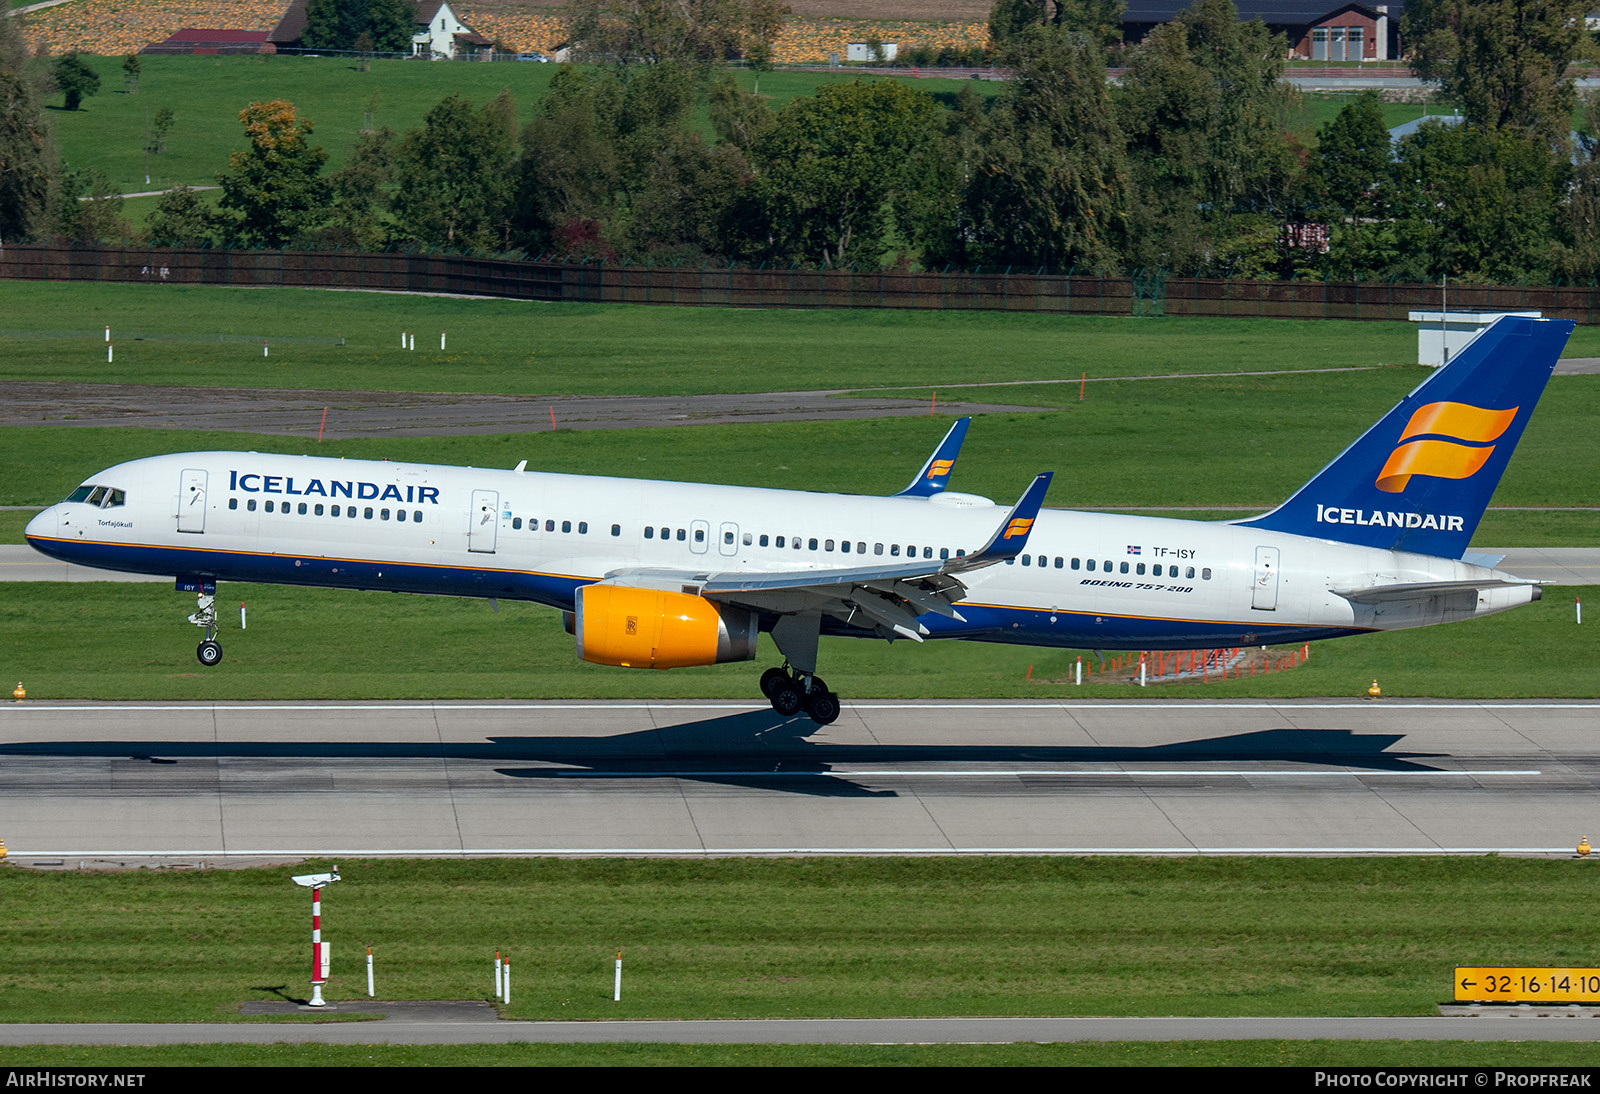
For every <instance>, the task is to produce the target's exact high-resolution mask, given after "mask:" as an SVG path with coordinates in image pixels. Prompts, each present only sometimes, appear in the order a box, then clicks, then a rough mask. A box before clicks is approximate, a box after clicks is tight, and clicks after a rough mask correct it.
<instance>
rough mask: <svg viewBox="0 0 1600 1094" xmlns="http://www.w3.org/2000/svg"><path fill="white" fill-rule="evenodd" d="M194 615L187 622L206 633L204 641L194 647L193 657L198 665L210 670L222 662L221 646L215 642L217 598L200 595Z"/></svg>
mask: <svg viewBox="0 0 1600 1094" xmlns="http://www.w3.org/2000/svg"><path fill="white" fill-rule="evenodd" d="M195 609H196V610H195V613H194V614H193V615H191V616H190V617H189V622H191V623H193V624H194V625H195V626H197V627H199V628H201V629H202V630H204V631H205V632H206V636H205V639H204V640H203V641H201V643H200V644H199V645H198V646H196V647H195V650H194V655H195V656H196V657H197V658H199V659H200V663H201V664H202V665H205V666H206V667H207V668H210V667H211V666H212V665H215V664H217V663H218V662H219V661H221V660H222V644H221V643H219V642H218V641H217V598H216V597H215V596H211V595H209V594H207V593H201V594H200V596H199V597H198V599H197V600H196V603H195Z"/></svg>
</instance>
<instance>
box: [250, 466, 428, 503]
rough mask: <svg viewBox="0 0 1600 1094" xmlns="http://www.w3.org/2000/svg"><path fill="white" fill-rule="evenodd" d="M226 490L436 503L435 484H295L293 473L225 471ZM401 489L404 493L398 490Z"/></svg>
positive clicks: (336, 480)
mask: <svg viewBox="0 0 1600 1094" xmlns="http://www.w3.org/2000/svg"><path fill="white" fill-rule="evenodd" d="M228 489H230V490H243V491H244V492H245V493H247V494H296V495H300V496H302V497H324V498H360V499H361V500H363V501H398V502H402V503H405V504H408V505H421V504H422V503H423V502H427V503H428V504H430V505H438V504H439V488H438V487H437V486H406V487H400V486H396V485H395V484H393V483H386V484H384V485H382V486H380V485H379V484H377V483H375V482H354V481H351V480H348V479H346V480H344V481H343V482H341V481H340V480H338V479H328V480H327V481H324V480H322V479H309V480H307V481H306V482H305V483H304V484H303V485H302V486H300V487H296V486H295V483H294V476H293V475H257V474H255V473H254V472H247V473H245V474H243V475H241V474H239V472H237V471H229V472H228ZM402 491H404V492H402Z"/></svg>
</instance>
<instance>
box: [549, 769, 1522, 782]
mask: <svg viewBox="0 0 1600 1094" xmlns="http://www.w3.org/2000/svg"><path fill="white" fill-rule="evenodd" d="M534 770H537V771H539V772H540V773H542V774H550V775H567V776H570V777H572V778H575V779H636V778H638V777H639V774H640V772H638V771H591V770H589V769H587V768H568V767H553V768H535V769H534ZM648 774H650V775H671V776H674V777H677V778H685V779H706V778H723V779H754V778H766V779H793V778H799V777H815V778H833V777H834V776H839V775H848V776H851V777H855V778H874V779H890V778H904V779H920V778H933V777H938V778H946V779H953V778H978V779H992V778H995V777H996V776H1002V775H1038V776H1048V777H1051V778H1061V779H1084V778H1105V777H1106V776H1108V775H1121V776H1124V777H1126V778H1130V779H1143V778H1146V777H1151V776H1169V777H1177V778H1193V777H1196V776H1206V775H1228V776H1235V777H1238V778H1241V779H1255V778H1271V777H1273V776H1280V777H1285V778H1292V779H1314V778H1339V779H1366V778H1373V777H1379V778H1401V779H1403V778H1416V777H1422V778H1433V777H1435V776H1438V775H1454V776H1461V777H1466V778H1474V777H1477V776H1479V775H1543V774H1544V772H1543V771H1536V770H1527V771H1382V770H1367V769H1365V768H1361V769H1351V770H1348V771H1295V770H1279V769H1271V770H1268V769H1263V770H1259V771H1249V770H1229V769H1220V768H1207V767H1197V768H1195V769H1194V770H1192V771H1181V770H1180V771H1162V770H1155V771H1141V770H1139V769H1138V768H1094V769H1091V770H1088V771H1080V770H1076V769H1074V770H1071V771H1069V770H1065V769H1062V768H1049V767H1042V768H1027V769H1022V770H1011V769H1010V768H999V767H997V768H980V769H977V770H974V771H942V770H927V771H916V770H910V771H907V770H903V769H898V768H889V769H885V770H880V769H877V768H871V767H830V768H828V769H826V770H813V771H801V770H798V769H796V770H793V771H786V770H784V769H783V768H771V769H763V770H760V771H754V770H739V769H737V768H734V769H729V770H726V771H679V770H677V769H659V770H658V769H651V770H650V771H649V772H648Z"/></svg>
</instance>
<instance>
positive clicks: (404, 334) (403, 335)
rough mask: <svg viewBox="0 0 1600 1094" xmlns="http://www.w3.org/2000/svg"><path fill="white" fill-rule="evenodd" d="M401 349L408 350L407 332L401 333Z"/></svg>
mask: <svg viewBox="0 0 1600 1094" xmlns="http://www.w3.org/2000/svg"><path fill="white" fill-rule="evenodd" d="M400 348H401V349H405V348H406V332H405V331H401V332H400Z"/></svg>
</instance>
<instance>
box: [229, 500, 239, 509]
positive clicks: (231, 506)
mask: <svg viewBox="0 0 1600 1094" xmlns="http://www.w3.org/2000/svg"><path fill="white" fill-rule="evenodd" d="M228 508H229V509H237V508H239V499H238V498H229V499H228Z"/></svg>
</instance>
